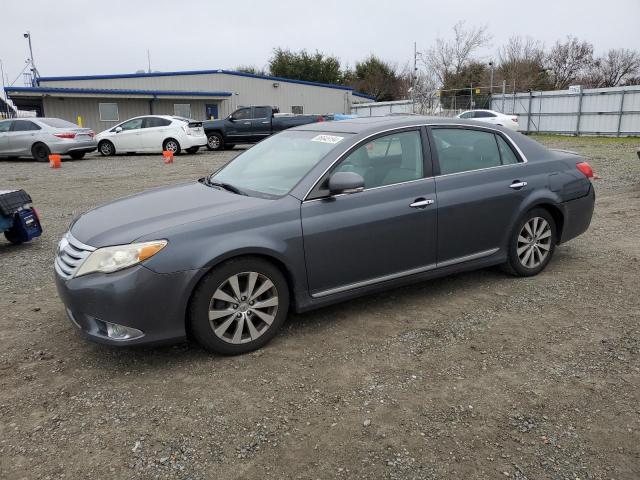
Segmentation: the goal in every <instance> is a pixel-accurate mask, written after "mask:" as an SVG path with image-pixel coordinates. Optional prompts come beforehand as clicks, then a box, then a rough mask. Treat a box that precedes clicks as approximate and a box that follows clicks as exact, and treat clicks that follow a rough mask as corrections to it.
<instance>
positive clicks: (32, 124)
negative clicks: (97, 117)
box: [0, 118, 98, 162]
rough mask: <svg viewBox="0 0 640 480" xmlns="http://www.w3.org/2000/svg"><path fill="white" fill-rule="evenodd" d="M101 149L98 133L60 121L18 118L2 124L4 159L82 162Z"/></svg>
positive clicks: (0, 141) (0, 137)
mask: <svg viewBox="0 0 640 480" xmlns="http://www.w3.org/2000/svg"><path fill="white" fill-rule="evenodd" d="M96 148H98V143H97V142H96V139H95V133H94V132H93V130H91V129H90V128H81V127H79V126H78V125H76V124H75V123H71V122H67V121H66V120H62V119H60V118H15V119H10V120H2V121H0V157H32V158H33V159H34V160H37V161H40V162H46V161H47V160H48V158H49V154H51V153H56V154H60V155H69V156H70V157H71V158H73V159H74V160H80V159H81V158H83V157H84V155H85V154H86V153H88V152H93V151H94V150H96Z"/></svg>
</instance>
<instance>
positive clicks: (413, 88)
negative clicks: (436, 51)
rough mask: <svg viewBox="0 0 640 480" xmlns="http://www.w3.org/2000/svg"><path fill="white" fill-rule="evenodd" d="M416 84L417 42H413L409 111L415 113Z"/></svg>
mask: <svg viewBox="0 0 640 480" xmlns="http://www.w3.org/2000/svg"><path fill="white" fill-rule="evenodd" d="M417 85H418V42H413V82H412V84H411V113H416V86H417Z"/></svg>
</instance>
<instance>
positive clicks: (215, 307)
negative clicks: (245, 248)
mask: <svg viewBox="0 0 640 480" xmlns="http://www.w3.org/2000/svg"><path fill="white" fill-rule="evenodd" d="M288 309H289V289H288V286H287V282H286V280H285V278H284V275H283V274H282V273H281V272H280V270H279V269H278V268H277V267H275V266H274V265H273V264H271V263H269V262H267V261H265V260H263V259H260V258H255V257H244V258H238V259H232V260H229V261H228V262H225V263H223V264H222V265H220V266H219V267H216V268H215V269H214V270H212V271H211V272H210V273H209V274H208V275H207V276H205V277H204V279H203V280H202V282H201V283H200V285H199V286H198V287H197V289H196V291H195V293H194V295H193V298H192V300H191V304H190V307H189V313H190V315H189V321H190V327H191V332H192V333H193V336H194V337H195V339H196V340H197V341H198V342H199V343H200V344H201V345H202V346H203V347H204V348H206V349H207V350H209V351H210V352H214V353H218V354H222V355H238V354H241V353H246V352H250V351H252V350H255V349H257V348H260V347H262V346H263V345H265V344H266V343H267V342H269V340H271V339H272V338H273V337H274V336H275V334H276V333H277V331H278V329H279V328H280V326H281V325H282V323H283V322H284V320H285V318H286V317H287V311H288Z"/></svg>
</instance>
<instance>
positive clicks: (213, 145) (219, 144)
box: [207, 132, 224, 152]
mask: <svg viewBox="0 0 640 480" xmlns="http://www.w3.org/2000/svg"><path fill="white" fill-rule="evenodd" d="M207 148H208V149H209V150H211V151H213V152H217V151H220V150H222V149H224V138H222V135H220V134H219V133H217V132H213V133H208V134H207Z"/></svg>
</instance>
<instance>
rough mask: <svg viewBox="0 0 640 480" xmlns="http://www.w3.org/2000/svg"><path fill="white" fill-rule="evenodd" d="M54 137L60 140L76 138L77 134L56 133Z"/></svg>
mask: <svg viewBox="0 0 640 480" xmlns="http://www.w3.org/2000/svg"><path fill="white" fill-rule="evenodd" d="M54 135H55V136H56V137H58V138H76V134H75V133H73V132H67V133H54Z"/></svg>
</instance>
